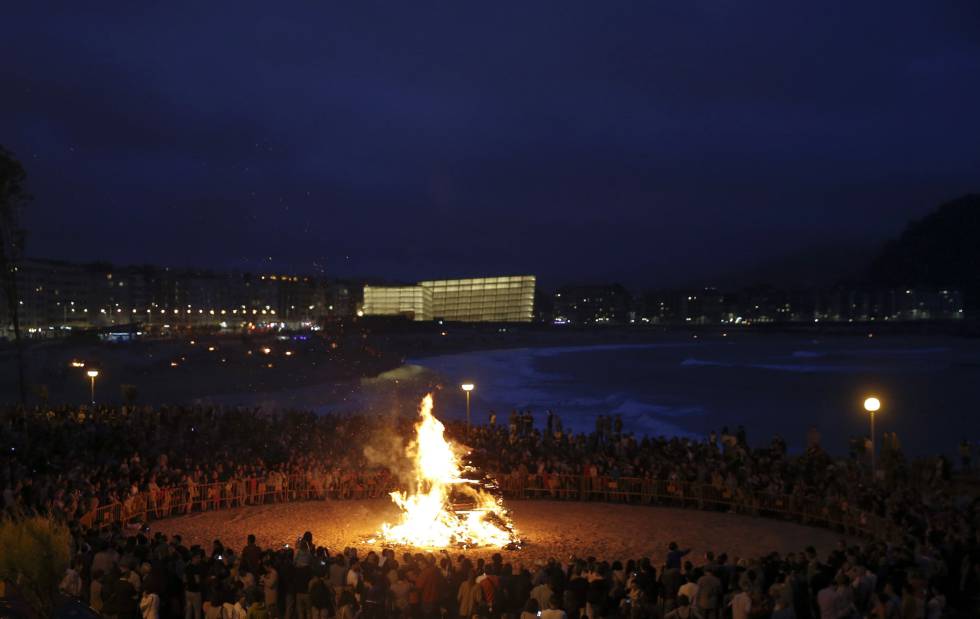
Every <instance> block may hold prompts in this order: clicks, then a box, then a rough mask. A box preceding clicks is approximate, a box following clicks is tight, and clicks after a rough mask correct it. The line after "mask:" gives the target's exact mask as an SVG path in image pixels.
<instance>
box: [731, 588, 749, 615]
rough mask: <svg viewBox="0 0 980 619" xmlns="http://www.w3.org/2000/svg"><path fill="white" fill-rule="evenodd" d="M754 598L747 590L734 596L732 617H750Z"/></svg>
mask: <svg viewBox="0 0 980 619" xmlns="http://www.w3.org/2000/svg"><path fill="white" fill-rule="evenodd" d="M750 610H752V598H751V597H749V594H748V593H746V592H745V591H742V592H740V593H739V594H738V595H736V596H735V597H733V598H732V619H748V617H749V611H750Z"/></svg>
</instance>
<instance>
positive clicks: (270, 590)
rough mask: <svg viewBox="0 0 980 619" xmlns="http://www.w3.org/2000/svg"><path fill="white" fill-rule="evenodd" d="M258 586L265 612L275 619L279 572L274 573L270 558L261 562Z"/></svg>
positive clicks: (274, 569) (277, 610)
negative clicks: (263, 601) (260, 590)
mask: <svg viewBox="0 0 980 619" xmlns="http://www.w3.org/2000/svg"><path fill="white" fill-rule="evenodd" d="M259 586H260V587H262V596H263V599H264V600H265V611H266V612H267V613H268V614H269V616H270V617H271V618H272V619H276V617H278V616H279V572H277V571H276V568H275V566H274V565H273V564H272V559H270V558H266V559H264V560H263V561H262V576H261V577H260V578H259ZM188 619H189V618H188Z"/></svg>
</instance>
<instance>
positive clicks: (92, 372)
mask: <svg viewBox="0 0 980 619" xmlns="http://www.w3.org/2000/svg"><path fill="white" fill-rule="evenodd" d="M85 373H86V374H87V375H88V377H89V378H91V379H92V404H93V405H95V378H96V377H97V376H98V375H99V371H98V370H89V371H87V372H85Z"/></svg>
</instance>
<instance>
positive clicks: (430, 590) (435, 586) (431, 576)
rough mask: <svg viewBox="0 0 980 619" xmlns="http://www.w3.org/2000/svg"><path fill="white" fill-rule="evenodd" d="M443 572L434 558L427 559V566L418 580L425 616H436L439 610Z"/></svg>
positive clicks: (417, 584)
mask: <svg viewBox="0 0 980 619" xmlns="http://www.w3.org/2000/svg"><path fill="white" fill-rule="evenodd" d="M443 580H444V579H443V576H442V572H440V571H439V568H438V567H436V564H435V561H434V560H433V559H431V558H430V559H426V560H425V567H423V568H422V573H421V574H419V578H418V580H417V581H416V586H418V588H419V593H420V594H421V597H422V614H423V616H425V617H436V616H437V615H438V610H439V598H440V597H441V595H442V584H443Z"/></svg>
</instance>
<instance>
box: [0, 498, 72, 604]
mask: <svg viewBox="0 0 980 619" xmlns="http://www.w3.org/2000/svg"><path fill="white" fill-rule="evenodd" d="M70 543H71V537H70V534H69V532H68V527H66V526H65V525H64V524H61V523H60V522H58V521H56V520H55V519H54V518H51V517H49V516H38V515H32V516H16V517H9V516H8V517H4V518H2V519H0V548H2V549H3V551H2V552H0V579H2V580H6V581H9V582H13V583H16V585H17V588H18V589H19V590H20V592H21V594H22V595H23V596H24V598H25V599H26V601H27V603H29V604H30V605H31V606H32V607H34V608H35V609H36V610H37V611H38V612H39V613H40V614H41V615H44V616H50V615H51V612H52V610H53V604H54V602H55V599H56V597H57V594H58V584H59V583H60V581H61V578H62V576H63V575H64V573H65V570H66V569H67V568H68V562H69V559H70V556H69V555H70Z"/></svg>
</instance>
